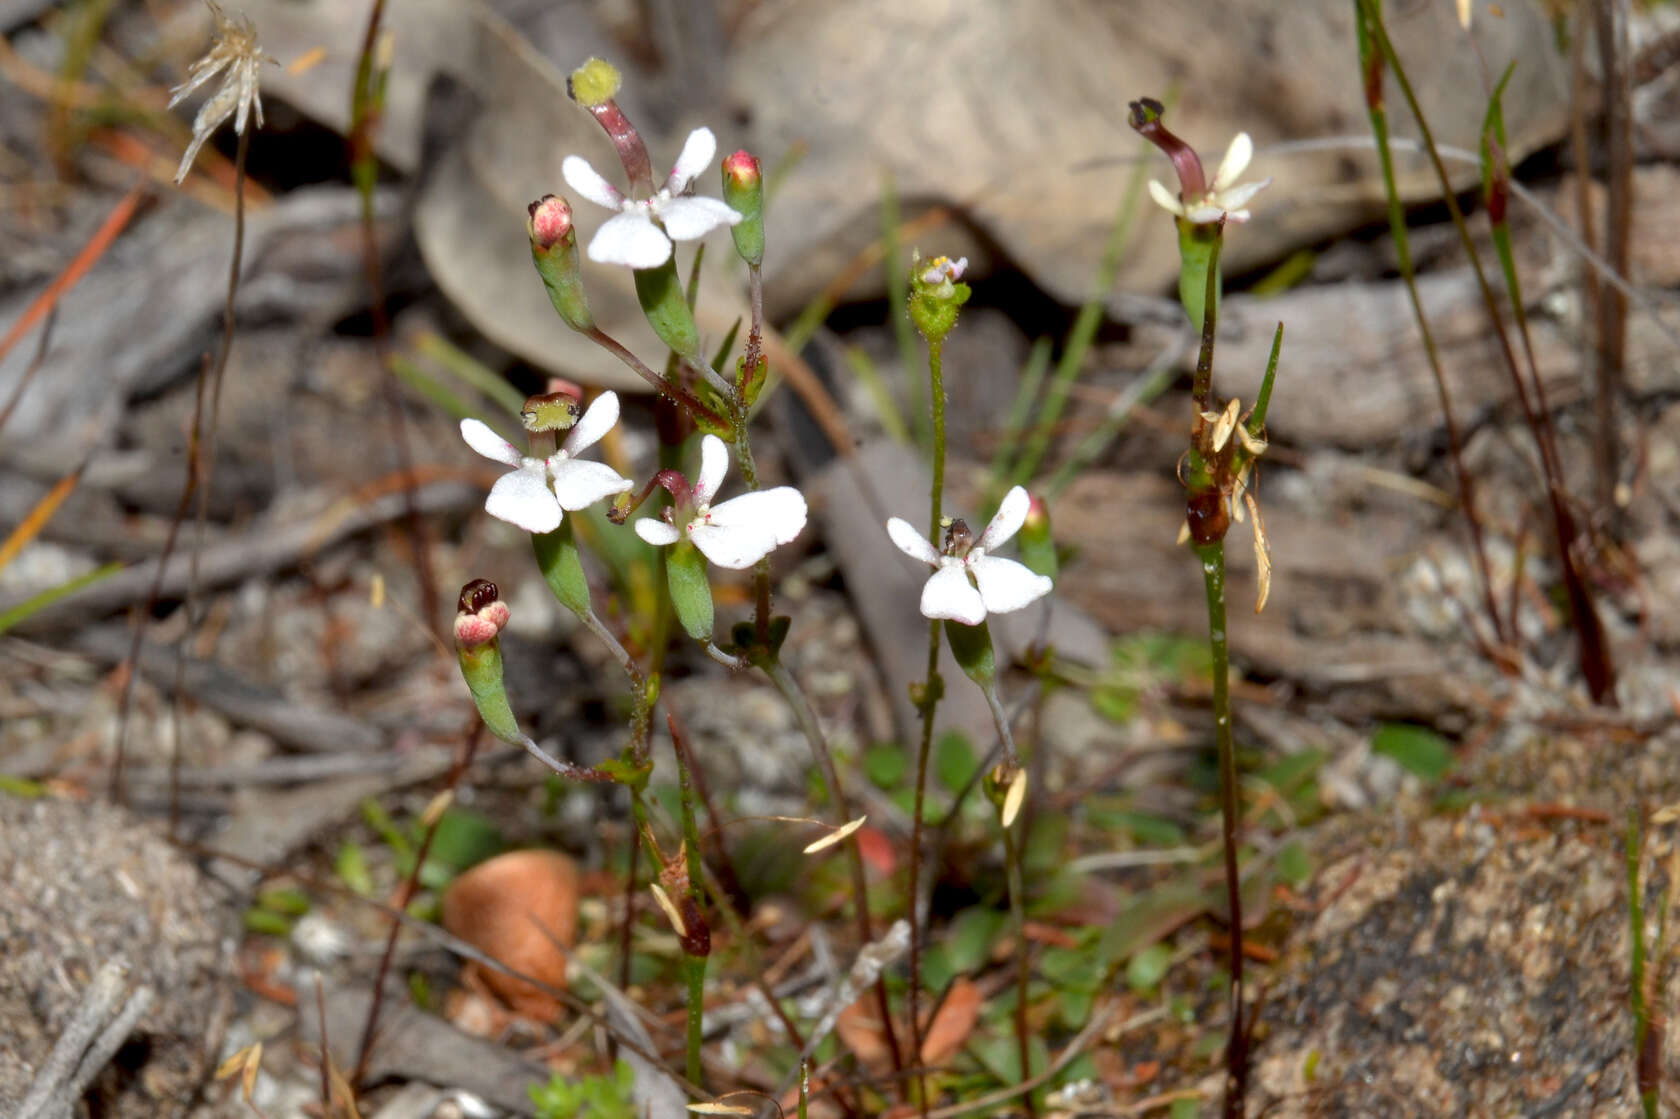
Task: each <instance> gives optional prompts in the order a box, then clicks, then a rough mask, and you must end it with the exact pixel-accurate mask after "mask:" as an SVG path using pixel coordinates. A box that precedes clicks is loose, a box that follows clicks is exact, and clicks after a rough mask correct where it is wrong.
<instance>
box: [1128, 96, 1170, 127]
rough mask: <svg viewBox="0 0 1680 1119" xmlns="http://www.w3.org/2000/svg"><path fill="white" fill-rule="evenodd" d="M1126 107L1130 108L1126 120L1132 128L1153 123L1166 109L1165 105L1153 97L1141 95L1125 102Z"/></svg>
mask: <svg viewBox="0 0 1680 1119" xmlns="http://www.w3.org/2000/svg"><path fill="white" fill-rule="evenodd" d="M1126 108H1127V109H1128V110H1130V112H1129V113H1128V115H1127V117H1126V120H1127V122H1128V123H1129V124H1130V125H1131V126H1132V127H1133V128H1142V127H1143V126H1144V125H1146V124H1154V123H1155V122H1156V121H1158V120H1160V119H1161V115H1162V114H1163V113H1165V112H1166V111H1167V107H1166V106H1165V105H1163V104H1161V103H1160V102H1159V101H1157V100H1155V99H1154V98H1153V97H1143V98H1140V99H1138V100H1136V101H1130V102H1127V105H1126Z"/></svg>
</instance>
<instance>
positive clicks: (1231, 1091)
mask: <svg viewBox="0 0 1680 1119" xmlns="http://www.w3.org/2000/svg"><path fill="white" fill-rule="evenodd" d="M1196 556H1197V558H1198V559H1200V560H1201V561H1202V582H1203V585H1204V587H1205V589H1206V591H1207V612H1208V645H1209V648H1210V650H1211V651H1212V653H1213V721H1214V731H1215V736H1216V739H1217V742H1218V747H1219V816H1220V833H1221V834H1220V839H1221V841H1222V844H1223V846H1224V852H1225V900H1226V905H1227V906H1228V907H1229V909H1230V911H1231V1009H1230V1014H1231V1036H1230V1039H1229V1041H1228V1042H1227V1043H1226V1047H1225V1076H1226V1082H1225V1114H1226V1115H1227V1116H1241V1115H1242V1114H1243V1101H1244V1099H1245V1097H1246V1096H1247V1090H1248V1052H1247V1049H1248V1035H1247V1033H1246V1032H1245V1031H1244V1029H1243V988H1242V982H1243V951H1242V934H1243V922H1242V884H1241V881H1240V880H1239V879H1238V877H1237V829H1238V827H1239V826H1240V820H1239V818H1238V816H1237V753H1236V747H1235V745H1234V744H1233V742H1232V739H1231V682H1230V672H1231V659H1230V646H1229V644H1228V643H1227V641H1226V636H1225V542H1224V541H1223V540H1217V541H1214V542H1213V543H1212V544H1204V545H1200V546H1198V547H1197V548H1196Z"/></svg>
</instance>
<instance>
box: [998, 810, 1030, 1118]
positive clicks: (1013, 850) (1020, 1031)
mask: <svg viewBox="0 0 1680 1119" xmlns="http://www.w3.org/2000/svg"><path fill="white" fill-rule="evenodd" d="M1023 838H1024V837H1023ZM1022 844H1023V839H1018V838H1017V837H1016V835H1015V829H1014V828H1004V829H1003V856H1004V865H1005V868H1006V873H1007V876H1008V880H1009V917H1010V920H1011V921H1013V922H1014V924H1015V1045H1016V1051H1017V1052H1018V1053H1019V1054H1020V1060H1021V1079H1020V1081H1019V1083H1020V1084H1021V1085H1022V1086H1023V1087H1025V1085H1026V1084H1027V1083H1028V1082H1029V1081H1030V1080H1031V1079H1032V1074H1033V1070H1032V1032H1031V1030H1030V1029H1029V1027H1028V1024H1027V982H1028V979H1029V978H1030V977H1031V974H1032V968H1031V965H1030V961H1029V960H1028V958H1027V902H1026V893H1025V888H1024V886H1023V885H1022V874H1021V847H1022ZM1021 1103H1022V1104H1023V1105H1024V1106H1025V1108H1026V1112H1027V1115H1028V1116H1029V1117H1030V1116H1036V1115H1037V1114H1038V1107H1037V1104H1036V1103H1035V1102H1034V1100H1033V1094H1032V1092H1030V1091H1026V1092H1023V1093H1022V1095H1021Z"/></svg>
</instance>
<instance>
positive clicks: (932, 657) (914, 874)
mask: <svg viewBox="0 0 1680 1119" xmlns="http://www.w3.org/2000/svg"><path fill="white" fill-rule="evenodd" d="M894 317H895V318H897V317H899V316H894ZM905 321H906V323H908V321H909V320H908V318H907V317H906V320H905ZM911 380H915V378H911ZM928 389H929V394H928V395H929V400H930V403H931V416H930V420H931V424H930V426H931V428H932V436H933V482H932V485H931V486H930V487H929V489H928V539H929V540H932V541H934V547H936V548H937V547H938V546H939V544H938V541H939V523H940V520H941V519H942V517H943V514H944V497H945V342H944V339H943V338H938V339H933V338H930V339H929V340H928ZM944 690H945V684H944V681H943V680H941V679H940V677H939V623H938V622H937V621H933V620H931V619H930V620H929V622H928V655H927V674H926V675H925V676H924V677H923V680H922V685H921V694H920V695H919V696H917V697H916V707H917V709H918V710H919V711H920V713H921V716H922V737H921V741H920V742H919V743H918V744H917V747H916V790H915V794H914V800H913V802H912V804H911V810H910V887H909V888H910V905H909V909H910V913H909V917H910V1051H911V1053H912V1055H913V1056H914V1058H915V1063H916V1065H917V1067H918V1068H919V1067H920V1065H921V1052H922V1017H921V1005H922V922H921V913H920V909H921V901H922V894H921V889H922V887H921V871H922V831H923V828H924V827H925V826H926V821H927V771H928V758H929V757H931V756H932V754H933V717H934V713H935V712H936V711H937V710H938V708H939V700H940V697H941V696H942V695H943V694H944ZM914 1088H915V1095H916V1106H917V1107H918V1108H919V1109H920V1113H921V1114H922V1115H923V1116H926V1115H927V1108H928V1098H927V1079H926V1077H924V1076H922V1075H921V1074H920V1073H918V1074H917V1075H916V1078H915V1085H914Z"/></svg>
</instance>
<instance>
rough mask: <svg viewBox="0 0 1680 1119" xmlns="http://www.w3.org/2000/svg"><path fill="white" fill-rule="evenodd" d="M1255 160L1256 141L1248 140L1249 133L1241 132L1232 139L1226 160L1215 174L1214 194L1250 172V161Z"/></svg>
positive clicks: (1227, 149)
mask: <svg viewBox="0 0 1680 1119" xmlns="http://www.w3.org/2000/svg"><path fill="white" fill-rule="evenodd" d="M1253 158H1254V141H1253V140H1250V139H1249V138H1248V133H1246V132H1239V133H1237V134H1236V135H1235V136H1234V137H1232V138H1231V146H1230V147H1228V148H1226V149H1225V158H1224V159H1222V160H1220V161H1219V170H1217V171H1215V172H1214V173H1213V190H1214V193H1216V194H1217V193H1218V192H1219V191H1222V190H1224V189H1225V188H1227V187H1229V186H1230V185H1231V184H1232V183H1234V182H1236V181H1237V176H1239V175H1241V174H1242V173H1243V172H1244V171H1246V170H1248V161H1249V160H1251V159H1253Z"/></svg>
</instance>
